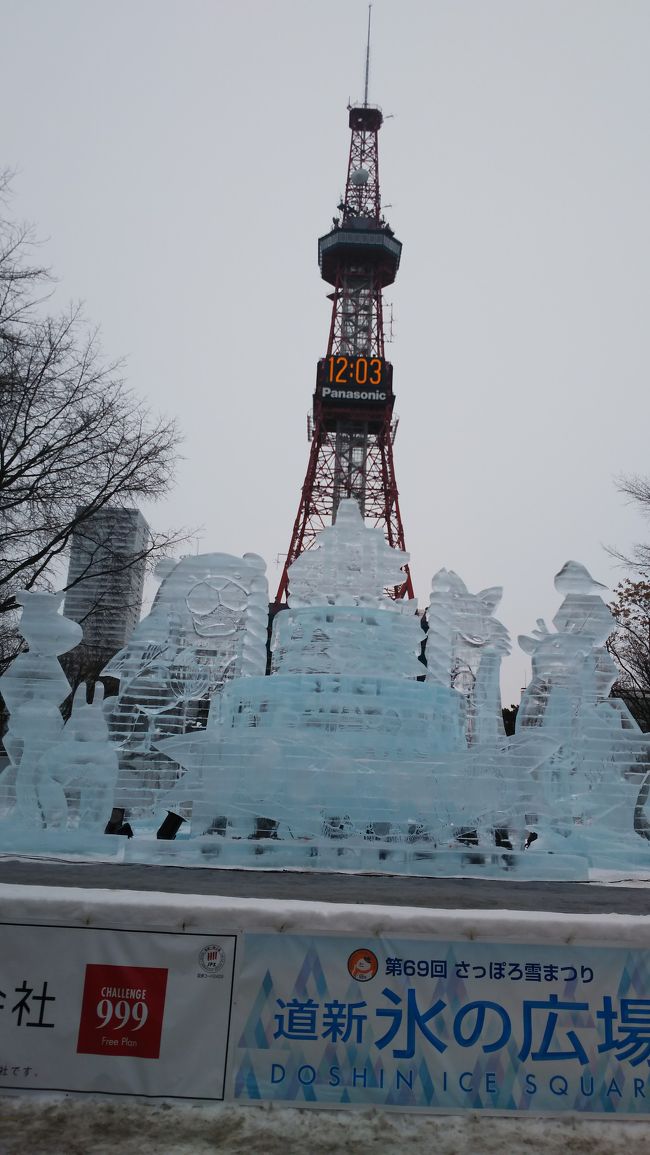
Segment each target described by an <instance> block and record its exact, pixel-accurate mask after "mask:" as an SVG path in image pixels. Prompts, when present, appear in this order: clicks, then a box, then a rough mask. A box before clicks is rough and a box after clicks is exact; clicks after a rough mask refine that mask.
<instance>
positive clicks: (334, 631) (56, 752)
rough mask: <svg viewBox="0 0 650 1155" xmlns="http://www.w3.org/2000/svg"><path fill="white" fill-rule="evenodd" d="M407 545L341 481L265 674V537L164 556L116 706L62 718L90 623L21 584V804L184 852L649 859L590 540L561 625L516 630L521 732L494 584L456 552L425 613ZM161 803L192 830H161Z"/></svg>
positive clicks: (647, 782)
mask: <svg viewBox="0 0 650 1155" xmlns="http://www.w3.org/2000/svg"><path fill="white" fill-rule="evenodd" d="M407 560H408V556H407V555H406V554H405V553H401V552H399V551H395V550H391V549H390V548H389V547H388V546H387V544H386V542H385V540H384V537H383V533H382V531H381V530H379V529H373V528H370V527H369V526H368V525H366V524H365V523H364V521H363V519H362V518H361V516H360V513H359V510H358V507H357V505H356V503H355V502H354V501H343V502H342V503H341V505H340V506H339V510H338V515H337V519H336V523H335V524H334V525H333V526H331V527H328V528H327V529H326V530H324V531H323V532H322V533H321V534H320V536H319V539H318V541H317V543H316V546H315V547H314V548H313V549H310V550H308V551H306V552H305V553H303V554H302V555H301V556H300V557H299V558H298V560H297V561H296V562H295V563H294V565H293V566H292V567H291V570H290V573H289V581H290V585H289V589H290V597H289V605H288V608H286V609H284V610H282V611H280V612H279V613H277V614H276V616H275V619H274V621H273V627H272V634H271V641H270V673H269V674H267V673H266V669H267V646H266V643H267V620H268V619H267V613H268V591H267V585H266V579H265V571H264V563H263V561H262V559H261V558H259V557H257V556H256V555H254V554H246V555H245V556H244V557H243V558H235V557H231V556H229V555H226V554H208V555H204V556H202V557H190V558H184V559H182V560H181V561H180V562H178V563H175V564H171V565H168V566H167V567H166V569H165V573H164V574H161V575H160V576H162V578H163V580H162V584H161V587H160V590H159V592H158V595H157V597H156V600H155V602H154V604H153V607H152V610H151V613H150V614H149V616H148V617H147V618H145V619H143V621H142V622H141V623H140V624H139V626H138V628H137V630H136V633H135V634H134V635H133V637H132V639H131V640H130V642H129V644H128V646H127V647H125V649H124V650H122V651H121V652H120V653H119V654H118V655H116V657H115V658H114V659H113V660H112V661H111V663H110V664H109V666H108V667H107V670H106V673H107V674H110V676H112V677H116V678H119V693H118V695H117V697H114V698H112V699H109V701H108V703H107V706H108V707H109V708H110V713H109V714H108V715H107V717H108V730H107V729H106V725H105V722H104V714H103V712H102V707H101V704H100V703H99V702H96V703H94V704H93V706H87V705H86V704H85V701H84V700H83V699H76V700H75V704H74V708H73V711H72V715H71V718H70V721H69V722H68V723H67V725H66V726H65V727H64V726H63V722H62V718H61V714H60V711H59V704H60V702H61V701H62V700H63V698H64V697H65V696H66V693H67V682H66V680H65V678H64V677H63V673H62V671H61V668H60V666H59V663H58V662H57V661H56V655H57V654H61V653H62V652H64V651H65V649H69V648H72V647H73V646H74V645H75V644H76V642H77V641H78V633H77V629H78V627H76V626H75V625H74V624H73V623H69V622H67V621H66V619H65V618H63V617H61V615H60V613H59V612H58V601H57V599H56V598H52V597H49V595H23V605H24V607H25V609H24V618H23V621H24V632H25V637H26V638H27V641H28V644H29V647H30V648H29V651H28V653H26V654H21V655H20V656H19V657H18V658H17V659H16V661H15V663H14V665H13V666H12V667H11V668H10V669H9V671H8V672H7V674H5V676H4V678H3V679H2V685H1V687H0V688H1V689H2V692H3V694H4V696H5V700H6V702H7V705H8V707H9V709H10V710H11V719H10V730H9V732H8V735H7V738H6V746H7V750H8V753H9V756H10V759H11V766H10V768H9V770H7V771H5V773H4V775H3V776H2V777H1V778H0V795H2V797H3V798H4V801H5V803H6V809H10V808H11V806H13V814H12V816H11V818H12V821H13V824H14V826H15V825H16V823H18V826H19V828H20V829H21V830H23V831H24V832H27V831H28V829H29V824H30V823H31V824H32V828H33V827H38V828H40V829H41V830H42V829H43V828H54V829H59V830H65V829H68V831H69V832H70V833H72V828H73V827H74V826H75V824H77V823H78V824H79V828H81V827H82V826H83V828H84V829H87V830H93V829H94V830H95V831H98V830H99V829H101V822H102V816H101V811H102V809H104V811H106V810H108V808H109V806H110V805H111V804H113V805H114V806H116V807H118V808H119V809H120V813H121V814H122V815H126V818H127V819H128V820H129V821H130V823H131V824H132V826H133V828H134V833H135V837H134V838H133V839H132V840H131V841H130V842H129V844H128V846H126V848H125V851H124V853H125V856H126V857H127V858H129V857H130V858H138V857H139V858H140V859H141V860H145V861H150V860H152V859H153V860H155V858H156V856H157V855H158V856H160V855H161V854H162V853H163V851H164V850H165V846H166V847H167V851H170V850H173V853H174V854H176V855H183V854H184V855H185V856H186V858H188V859H189V860H190V861H191V860H196V859H197V858H198V859H201V856H204V855H206V854H207V855H208V856H209V858H210V861H215V862H220V863H224V864H233V865H235V864H240V865H245V864H249V865H267V864H268V865H269V866H273V867H277V866H282V865H297V866H302V867H305V868H309V867H315V868H318V869H324V868H325V869H330V868H344V869H354V868H363V869H368V868H370V869H374V870H382V869H384V870H389V871H393V872H395V871H397V872H399V871H404V872H409V873H424V874H434V875H435V874H441V873H458V872H459V871H461V872H464V871H467V870H469V871H472V872H477V873H486V872H488V873H489V872H492V873H495V872H496V873H498V872H501V871H503V870H509V869H513V870H515V871H519V872H521V873H523V874H527V875H528V876H532V877H567V878H568V877H572V878H575V877H586V871H587V867H588V865H592V866H599V867H609V866H613V867H621V866H625V867H632V868H633V867H645V868H647V866H648V864H649V863H650V845H649V841H650V815H649V814H647V813H646V810H647V804H648V798H649V797H650V737H648V736H646V735H644V734H642V733H641V732H640V730H639V728H638V726H637V725H636V723H635V722H634V720H633V718H632V716H631V715H630V713H629V711H628V709H627V707H626V706H625V704H624V703H623V702H622V701H620V700H618V699H615V698H610V697H609V694H610V690H611V686H612V684H613V681H614V678H615V676H616V669H615V666H614V664H613V662H612V660H611V658H610V657H609V654H608V653H607V649H606V645H605V642H606V639H607V637H608V635H609V633H610V632H611V628H612V617H611V614H610V612H609V610H608V608H607V606H606V605H605V602H604V601H603V598H602V592H603V587H602V586H600V585H599V584H598V583H597V582H594V581H593V579H592V578H591V576H590V575H589V574H588V572H587V571H586V570H585V568H584V567H583V566H581V565H579V564H578V563H577V562H567V564H566V565H565V566H564V567H563V568H562V570H561V571H560V573H559V574H558V575H557V576H556V579H555V585H556V589H557V591H558V593H559V595H560V597H561V599H562V601H561V605H560V607H559V609H558V611H557V613H556V614H555V616H554V618H553V623H552V625H553V628H552V629H550V628H548V627H547V626H546V625H545V623H544V622H543V621H538V623H537V627H536V629H535V630H533V631H532V633H531V635H530V636H526V637H522V638H520V639H519V642H520V645H521V646H522V648H523V649H524V650H525V651H526V652H527V653H528V654H530V656H531V659H532V678H531V682H530V685H529V686H528V688H527V690H526V692H525V694H524V696H523V698H522V702H521V707H520V710H519V715H518V718H517V727H516V732H515V734H514V735H512V736H510V737H506V735H505V733H504V730H503V724H502V715H501V703H500V696H499V689H498V685H499V669H500V664H501V660H502V657H503V655H504V654H506V653H507V652H508V651H509V647H510V642H509V638H508V633H507V631H506V629H505V627H504V626H503V625H502V623H501V622H500V621H499V620H498V619H497V618H496V617H495V611H496V609H497V606H498V604H499V601H500V597H501V590H500V589H499V588H490V589H486V590H481V591H479V592H478V593H476V594H473V593H471V592H470V591H469V590H468V589H467V588H466V586H465V584H464V583H463V581H462V580H461V578H460V577H459V576H458V575H457V574H455V573H454V572H453V571H451V570H440V571H439V572H438V573H437V574H436V575H435V577H434V578H433V581H432V587H431V596H430V601H429V605H428V607H427V610H426V616H425V619H424V623H423V619H422V618H421V617H419V616H418V613H417V607H416V604H415V602H413V601H411V602H404V601H395V600H393V599H391V598H390V597H389V596H388V591H390V589H391V588H393V587H395V586H396V585H399V584H401V580H402V578H401V567H402V566H403V565H404V564H405V563H406V562H407ZM34 598H36V600H33V599H34ZM39 598H41V599H44V600H41V601H39V600H38V599H39ZM48 598H49V600H48ZM423 624H424V627H425V628H423ZM425 630H426V632H425ZM425 639H426V645H425V659H426V666H425V665H423V664H422V662H421V661H420V660H419V659H420V657H421V653H422V648H423V641H424V640H425ZM206 713H207V717H206ZM118 756H119V773H118V772H117V758H118ZM3 789H4V794H3ZM12 791H13V793H12ZM165 811H168V812H169V817H170V818H173V819H174V820H175V822H176V825H175V826H174V829H177V828H179V835H178V838H177V841H176V842H174V843H173V844H165V845H163V844H162V843H159V842H158V841H157V840H156V839H155V837H154V835H155V831H156V829H157V826H158V823H159V822H160V819H161V816H162V815H164V813H165ZM105 816H106V815H105ZM163 826H164V823H163ZM0 829H2V828H0ZM4 829H5V830H6V826H5V827H4ZM120 829H122V830H125V829H126V826H125V825H124V826H122V827H120ZM33 837H34V838H36V837H37V833H35V834H34V836H33ZM105 837H108V836H104V835H100V834H98V839H99V840H101V839H102V838H105ZM1 838H2V835H0V839H1ZM24 838H27V833H24ZM112 841H113V842H116V841H124V843H126V840H115V839H113V840H112ZM192 856H194V859H193V858H192ZM165 860H167V859H165Z"/></svg>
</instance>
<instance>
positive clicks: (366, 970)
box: [348, 946, 379, 983]
mask: <svg viewBox="0 0 650 1155" xmlns="http://www.w3.org/2000/svg"><path fill="white" fill-rule="evenodd" d="M378 970H379V963H378V962H377V955H376V954H373V952H372V951H371V950H368V948H367V947H365V946H364V947H361V948H360V949H359V950H353V951H352V954H351V955H350V957H349V959H348V971H349V973H350V974H351V975H352V978H353V979H356V980H357V982H359V983H367V982H368V980H369V979H374V977H375V975H376V974H377V971H378Z"/></svg>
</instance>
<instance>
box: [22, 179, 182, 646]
mask: <svg viewBox="0 0 650 1155" xmlns="http://www.w3.org/2000/svg"><path fill="white" fill-rule="evenodd" d="M8 181H9V178H8V174H6V173H5V174H0V198H2V194H3V192H6V189H7V187H8ZM2 199H3V200H5V203H6V198H2ZM1 207H2V206H1V204H0V209H1ZM31 246H32V237H31V233H30V231H29V230H28V229H27V228H25V227H24V226H20V225H16V224H15V223H13V222H12V221H11V220H8V219H4V218H3V217H2V215H0V668H1V667H2V662H3V657H4V661H5V664H6V660H7V657H8V656H9V655H10V654H11V650H12V646H14V645H15V629H14V628H13V620H12V619H13V618H14V617H15V605H16V603H15V600H14V595H15V593H16V592H17V591H18V590H19V589H48V588H50V583H51V581H52V575H53V571H54V570H55V569H56V567H57V562H59V560H60V559H61V557H62V556H63V555H65V553H66V550H67V549H68V548H69V545H70V541H71V538H72V535H73V533H74V532H75V530H77V531H78V530H79V528H80V527H83V526H84V524H85V523H87V522H88V521H89V519H90V518H92V516H93V515H94V514H96V513H97V512H98V511H99V510H102V509H104V508H106V507H110V506H132V505H137V504H138V503H139V502H141V501H151V500H155V499H157V498H160V497H161V496H162V495H163V494H165V493H166V492H167V490H168V489H169V487H170V485H171V483H172V477H173V470H174V465H175V461H176V454H177V446H178V441H179V435H178V431H177V429H176V426H175V424H174V422H173V421H172V420H169V419H167V418H164V417H157V416H155V415H153V414H152V413H151V412H150V411H149V410H148V409H147V408H146V407H145V406H144V405H143V404H142V403H141V402H140V401H139V400H138V399H137V398H136V397H135V396H134V395H133V393H132V392H131V391H130V390H129V389H128V388H127V387H126V385H125V383H124V380H123V378H122V377H121V375H120V372H119V366H118V365H117V364H107V363H106V362H105V361H104V360H103V359H102V356H101V352H100V350H99V345H98V340H97V334H96V332H91V331H89V329H88V326H87V324H86V322H85V321H84V318H83V316H82V314H81V311H80V309H78V308H71V309H69V310H68V311H67V312H66V313H64V314H62V315H58V316H47V315H46V311H45V309H44V307H43V302H44V299H45V295H44V294H45V291H46V288H47V280H48V274H47V272H46V270H44V269H43V268H42V267H40V266H37V265H32V264H30V263H29V256H30V252H31ZM187 537H188V534H187V532H182V531H181V532H171V533H162V534H154V535H152V537H151V540H150V541H149V542H148V543H147V546H146V549H145V550H144V551H143V552H142V553H140V554H139V555H138V556H137V557H135V556H133V555H131V556H129V557H127V558H122V559H121V564H127V565H128V564H134V563H136V562H138V561H140V560H141V559H142V556H143V554H144V555H146V556H147V557H148V558H149V559H152V560H153V559H155V558H157V557H159V556H161V555H162V554H164V553H168V552H170V551H173V548H174V546H176V545H177V544H178V543H179V542H181V541H186V540H187ZM104 556H105V555H104ZM119 564H120V559H119V558H118V557H116V558H112V559H110V567H111V570H112V571H114V569H115V567H116V566H117V565H119ZM93 572H96V570H95V571H93ZM82 578H83V575H80V577H79V578H78V579H77V580H82ZM2 623H4V625H3V624H2ZM3 643H4V644H3Z"/></svg>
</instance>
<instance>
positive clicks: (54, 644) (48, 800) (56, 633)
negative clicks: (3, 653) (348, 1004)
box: [0, 592, 117, 830]
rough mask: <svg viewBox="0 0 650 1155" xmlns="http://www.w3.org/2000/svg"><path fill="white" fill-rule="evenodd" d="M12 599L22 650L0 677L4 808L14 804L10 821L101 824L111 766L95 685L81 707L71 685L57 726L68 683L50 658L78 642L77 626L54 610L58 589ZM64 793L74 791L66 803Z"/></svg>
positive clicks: (108, 795)
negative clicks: (18, 611) (68, 710)
mask: <svg viewBox="0 0 650 1155" xmlns="http://www.w3.org/2000/svg"><path fill="white" fill-rule="evenodd" d="M16 600H17V601H18V603H19V604H20V605H22V606H23V613H22V618H21V631H22V634H23V637H24V638H25V640H26V642H27V644H28V646H29V649H28V650H27V652H25V653H21V654H19V655H18V657H17V658H16V660H15V661H14V663H13V664H12V666H11V667H10V668H9V670H8V671H7V673H6V674H4V675H3V677H2V678H0V690H1V691H2V695H3V697H4V699H5V702H6V704H7V708H8V710H9V711H10V716H9V727H8V730H7V734H6V735H5V739H4V744H5V749H6V751H7V754H8V755H9V759H10V762H11V766H10V767H8V768H7V770H5V772H4V774H3V775H2V778H0V795H2V797H3V802H4V805H5V806H6V807H11V802H12V801H14V802H15V805H14V807H13V812H12V814H11V818H12V824H13V825H14V827H20V826H37V827H39V828H40V827H47V828H49V829H55V828H66V827H67V826H68V825H69V824H72V825H81V826H83V827H84V828H85V829H89V830H91V829H99V828H102V829H103V826H104V823H105V820H106V819H105V815H106V808H107V807H109V809H110V805H112V787H113V784H114V780H115V775H116V772H117V758H116V755H115V752H114V751H113V750H112V748H111V746H110V745H109V743H108V730H107V726H106V722H105V720H104V716H103V713H102V709H101V700H102V698H103V689H102V687H101V686H100V687H99V689H98V692H97V694H96V702H95V704H94V705H93V706H86V705H85V692H86V691H85V686H82V687H80V688H79V690H78V691H77V694H76V696H75V700H74V705H73V710H72V714H71V716H70V720H69V721H68V723H67V725H66V726H65V728H64V725H63V717H62V715H61V711H60V708H59V707H60V705H61V703H62V702H63V701H64V700H65V698H67V696H68V694H69V693H70V685H69V682H68V679H67V678H66V676H65V674H64V673H63V670H62V669H61V666H60V664H59V662H58V661H57V657H58V656H60V655H61V654H64V653H66V652H67V651H68V650H71V649H73V648H74V646H76V645H77V643H78V642H79V641H80V640H81V636H82V629H81V626H80V625H78V624H77V622H73V621H71V620H69V619H68V618H65V617H63V616H62V614H60V613H59V607H60V605H61V602H62V601H63V594H45V593H28V592H23V593H19V594H17V596H16ZM82 699H83V700H84V701H82ZM70 792H72V793H73V794H75V795H76V799H77V801H76V806H75V807H74V808H73V807H72V806H71V804H70V803H71V796H70ZM12 795H13V798H12ZM73 811H74V812H73Z"/></svg>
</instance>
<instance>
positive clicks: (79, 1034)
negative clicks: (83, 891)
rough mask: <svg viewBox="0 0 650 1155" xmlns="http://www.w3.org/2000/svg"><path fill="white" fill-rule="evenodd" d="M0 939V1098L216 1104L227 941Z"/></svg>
mask: <svg viewBox="0 0 650 1155" xmlns="http://www.w3.org/2000/svg"><path fill="white" fill-rule="evenodd" d="M143 914H144V910H143ZM0 935H1V936H2V952H1V954H0V1088H2V1089H5V1090H12V1091H25V1090H29V1091H86V1092H87V1091H92V1092H95V1093H102V1094H118V1095H140V1096H142V1095H147V1096H149V1095H151V1096H161V1097H174V1098H190V1099H216V1100H219V1099H223V1097H224V1084H225V1075H226V1056H227V1050H228V1036H229V1029H230V1008H231V997H232V982H233V973H234V963H235V948H236V936H234V935H224V934H215V935H209V934H205V933H203V934H192V933H190V934H186V933H183V934H181V933H156V932H152V931H147V930H143V931H137V930H117V929H108V928H107V929H101V930H99V929H89V928H84V927H66V926H38V925H34V924H30V925H20V924H15V923H12V924H8V923H2V924H0Z"/></svg>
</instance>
